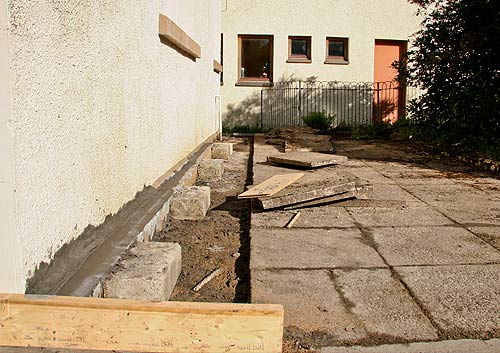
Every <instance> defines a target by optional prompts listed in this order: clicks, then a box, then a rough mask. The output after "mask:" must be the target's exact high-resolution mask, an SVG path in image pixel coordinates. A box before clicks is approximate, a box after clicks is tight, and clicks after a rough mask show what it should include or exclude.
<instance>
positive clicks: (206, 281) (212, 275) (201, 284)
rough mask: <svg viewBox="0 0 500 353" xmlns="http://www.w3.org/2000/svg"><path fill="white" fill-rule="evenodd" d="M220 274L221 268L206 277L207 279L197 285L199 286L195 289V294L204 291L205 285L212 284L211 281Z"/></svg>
mask: <svg viewBox="0 0 500 353" xmlns="http://www.w3.org/2000/svg"><path fill="white" fill-rule="evenodd" d="M219 274H220V268H218V269H216V270H214V271H212V272H211V273H210V274H209V275H208V276H206V277H205V278H203V279H202V280H201V282H200V283H198V284H197V285H196V286H195V287H194V288H193V290H194V291H195V292H199V291H200V289H202V288H203V287H204V286H205V284H207V283H208V282H210V281H211V280H212V279H213V278H214V277H215V276H218V275H219Z"/></svg>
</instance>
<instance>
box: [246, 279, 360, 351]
mask: <svg viewBox="0 0 500 353" xmlns="http://www.w3.org/2000/svg"><path fill="white" fill-rule="evenodd" d="M252 302H254V303H270V302H277V303H280V304H283V306H284V308H285V326H286V327H287V329H288V330H289V334H290V335H292V336H296V337H303V338H304V339H306V341H309V342H312V341H314V340H318V341H320V342H321V344H323V345H328V344H333V343H335V342H338V341H341V342H343V341H347V342H349V341H351V340H354V341H357V340H360V339H365V338H366V337H367V335H368V334H367V332H366V330H365V329H364V328H363V327H362V326H360V325H359V322H358V319H357V318H356V317H355V316H354V315H352V314H351V313H350V309H349V307H348V306H346V305H345V304H344V299H343V298H342V296H341V295H340V293H339V292H338V291H337V288H336V287H335V283H334V281H333V280H332V276H331V273H330V272H329V271H326V270H318V271H290V270H278V271H259V270H257V271H253V272H252ZM312 317H314V320H311V318H312Z"/></svg>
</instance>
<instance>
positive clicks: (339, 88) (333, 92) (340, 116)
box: [260, 81, 418, 128]
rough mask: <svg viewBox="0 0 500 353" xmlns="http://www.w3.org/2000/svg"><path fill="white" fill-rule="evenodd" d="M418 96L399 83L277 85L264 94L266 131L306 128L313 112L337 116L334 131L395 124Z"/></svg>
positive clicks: (263, 112)
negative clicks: (407, 105) (289, 127)
mask: <svg viewBox="0 0 500 353" xmlns="http://www.w3.org/2000/svg"><path fill="white" fill-rule="evenodd" d="M417 94H418V90H417V89H415V88H411V87H400V86H399V84H398V83H396V82H375V83H373V82H339V81H331V82H318V81H286V82H277V83H275V84H274V85H273V86H272V87H266V88H264V89H262V91H261V97H260V108H261V109H260V125H261V127H262V128H274V127H280V126H303V125H304V122H303V120H302V117H303V116H305V115H307V114H309V113H313V112H325V114H326V115H329V116H334V117H335V120H334V127H339V126H345V127H355V126H360V125H372V124H377V123H381V122H394V121H396V120H397V119H398V117H400V116H403V115H404V114H405V110H406V104H407V103H408V102H409V101H410V100H411V99H413V98H415V97H416V96H417Z"/></svg>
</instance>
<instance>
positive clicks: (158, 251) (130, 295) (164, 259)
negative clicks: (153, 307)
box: [103, 242, 182, 302]
mask: <svg viewBox="0 0 500 353" xmlns="http://www.w3.org/2000/svg"><path fill="white" fill-rule="evenodd" d="M181 268H182V258H181V247H180V245H179V244H177V243H159V242H149V243H137V245H136V246H135V247H134V248H132V249H130V250H129V252H128V254H127V255H126V256H125V257H124V258H123V259H122V260H121V261H120V263H119V265H118V266H117V267H116V268H115V269H114V270H113V272H112V273H111V274H110V275H109V276H108V277H107V278H106V280H105V281H104V283H103V292H104V297H105V298H119V299H133V300H145V301H152V302H158V301H166V300H168V299H169V298H170V294H172V290H173V289H174V286H175V284H176V283H177V279H178V278H179V274H180V273H181Z"/></svg>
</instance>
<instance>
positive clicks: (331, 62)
mask: <svg viewBox="0 0 500 353" xmlns="http://www.w3.org/2000/svg"><path fill="white" fill-rule="evenodd" d="M325 64H329V65H349V61H346V60H343V59H326V60H325Z"/></svg>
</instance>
